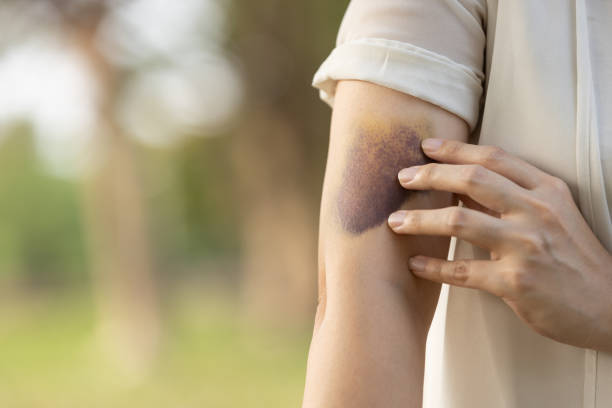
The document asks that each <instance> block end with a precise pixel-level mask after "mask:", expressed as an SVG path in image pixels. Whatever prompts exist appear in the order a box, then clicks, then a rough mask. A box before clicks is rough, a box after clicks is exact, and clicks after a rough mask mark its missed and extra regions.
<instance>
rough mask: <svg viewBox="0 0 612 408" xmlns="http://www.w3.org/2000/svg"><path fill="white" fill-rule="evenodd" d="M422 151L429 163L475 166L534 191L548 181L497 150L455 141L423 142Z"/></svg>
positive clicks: (502, 151) (539, 171) (523, 162)
mask: <svg viewBox="0 0 612 408" xmlns="http://www.w3.org/2000/svg"><path fill="white" fill-rule="evenodd" d="M423 151H424V152H425V154H427V156H429V157H431V158H432V159H435V160H437V161H440V162H444V163H449V164H479V165H481V166H483V167H486V168H487V169H489V170H492V171H494V172H495V173H499V174H501V175H502V176H504V177H506V178H508V179H510V180H512V181H514V182H515V183H517V184H519V185H520V186H522V187H525V188H527V189H533V188H535V187H536V186H537V185H539V184H540V183H542V181H543V180H545V179H546V178H547V177H550V176H549V175H548V174H547V173H545V172H543V171H542V170H540V169H538V168H537V167H535V166H533V165H531V164H529V163H527V162H526V161H524V160H521V159H519V158H518V157H516V156H513V155H511V154H509V153H506V152H505V151H504V150H502V149H500V148H499V147H497V146H479V145H473V144H468V143H462V142H458V141H455V140H444V139H425V140H424V141H423Z"/></svg>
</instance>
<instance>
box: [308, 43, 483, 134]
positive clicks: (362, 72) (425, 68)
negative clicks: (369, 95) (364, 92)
mask: <svg viewBox="0 0 612 408" xmlns="http://www.w3.org/2000/svg"><path fill="white" fill-rule="evenodd" d="M483 78H484V74H483V73H482V72H480V71H474V70H472V69H471V68H469V67H467V66H465V65H462V64H459V63H457V62H454V61H452V60H451V59H449V58H447V57H445V56H442V55H440V54H436V53H434V52H431V51H429V50H426V49H424V48H420V47H417V46H414V45H412V44H409V43H405V42H400V41H395V40H388V39H382V38H361V39H357V40H352V41H349V42H347V43H344V44H342V45H339V46H338V47H336V48H335V49H334V50H333V51H332V53H331V54H330V55H329V57H328V58H327V59H326V60H325V62H323V64H322V65H321V67H320V68H319V70H318V71H317V72H316V74H315V76H314V79H313V83H312V85H313V86H314V87H315V88H317V89H319V93H320V97H321V99H322V100H324V101H325V102H327V103H328V104H329V105H330V106H333V103H334V96H335V93H336V85H337V82H338V81H339V80H341V79H355V80H362V81H368V82H372V83H375V84H377V85H381V86H385V87H387V88H391V89H395V90H397V91H400V92H404V93H407V94H410V95H412V96H414V97H416V98H419V99H422V100H424V101H427V102H429V103H432V104H434V105H437V106H439V107H441V108H443V109H445V110H447V111H449V112H451V113H454V114H455V115H457V116H459V117H461V118H462V119H463V120H465V121H466V122H467V123H468V125H469V126H470V131H472V130H474V128H475V127H476V123H477V122H478V113H479V108H480V96H481V95H482V80H483Z"/></svg>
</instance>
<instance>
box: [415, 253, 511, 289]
mask: <svg viewBox="0 0 612 408" xmlns="http://www.w3.org/2000/svg"><path fill="white" fill-rule="evenodd" d="M409 267H410V270H411V271H412V273H414V274H415V275H416V276H418V277H420V278H423V279H427V280H431V281H434V282H439V283H448V284H450V285H455V286H462V287H466V288H473V289H481V290H485V291H487V292H489V293H491V294H493V295H495V296H500V297H503V296H504V294H505V293H506V284H505V282H504V279H503V276H504V275H503V273H502V271H501V267H500V262H499V261H488V260H458V261H443V260H441V259H436V258H429V257H425V256H415V257H412V258H410V261H409Z"/></svg>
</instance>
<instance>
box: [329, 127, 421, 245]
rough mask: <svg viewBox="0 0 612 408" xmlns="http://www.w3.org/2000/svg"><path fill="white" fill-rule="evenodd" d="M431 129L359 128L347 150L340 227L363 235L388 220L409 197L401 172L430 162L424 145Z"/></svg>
mask: <svg viewBox="0 0 612 408" xmlns="http://www.w3.org/2000/svg"><path fill="white" fill-rule="evenodd" d="M429 134H430V129H429V125H428V124H426V123H424V122H418V123H414V124H410V125H406V124H386V123H380V122H374V123H371V124H363V123H362V124H361V125H359V127H358V128H357V129H356V132H355V137H354V138H353V140H352V141H351V145H350V146H349V148H348V150H347V155H346V159H345V166H344V170H343V173H342V180H341V183H340V189H339V191H338V195H337V200H336V207H337V216H338V220H339V221H340V224H341V225H342V227H343V228H344V230H345V231H347V232H349V233H351V234H355V235H357V234H361V233H363V232H365V231H367V230H368V229H370V228H373V227H376V226H378V225H380V224H382V223H384V222H386V220H387V217H388V216H389V215H390V214H391V213H392V212H394V211H396V210H398V209H399V208H400V207H401V206H402V204H403V203H404V201H406V200H407V199H408V198H409V197H410V196H411V195H413V194H419V193H422V192H417V191H410V190H406V189H404V188H403V187H402V186H401V185H400V184H399V181H398V179H397V173H398V172H399V171H400V170H401V169H403V168H406V167H410V166H417V165H422V164H425V163H429V162H431V161H432V160H430V159H429V158H428V157H427V156H425V154H424V153H423V150H422V149H421V141H422V140H423V139H425V138H427V137H429Z"/></svg>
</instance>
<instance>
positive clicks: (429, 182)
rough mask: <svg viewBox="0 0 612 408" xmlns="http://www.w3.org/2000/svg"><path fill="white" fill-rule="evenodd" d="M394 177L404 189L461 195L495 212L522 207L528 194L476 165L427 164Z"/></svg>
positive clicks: (410, 168) (499, 176) (512, 183)
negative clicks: (438, 191) (396, 177)
mask: <svg viewBox="0 0 612 408" xmlns="http://www.w3.org/2000/svg"><path fill="white" fill-rule="evenodd" d="M398 178H399V181H400V183H401V184H402V186H403V187H404V188H407V189H410V190H441V191H449V192H453V193H457V194H464V195H467V196H469V197H471V198H472V199H474V200H475V201H477V202H478V203H480V204H482V205H483V206H485V207H487V208H489V209H491V210H493V211H495V212H498V213H506V212H509V211H512V210H516V209H522V208H523V206H524V203H525V201H526V199H525V197H526V195H527V194H528V190H525V189H524V188H522V187H521V186H519V185H517V184H516V183H514V182H513V181H511V180H509V179H507V178H505V177H504V176H502V175H500V174H497V173H495V172H493V171H491V170H489V169H487V168H485V167H483V166H481V165H478V164H464V165H453V164H439V163H430V164H426V165H423V166H413V167H409V168H407V169H403V170H402V171H400V172H399V175H398Z"/></svg>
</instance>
